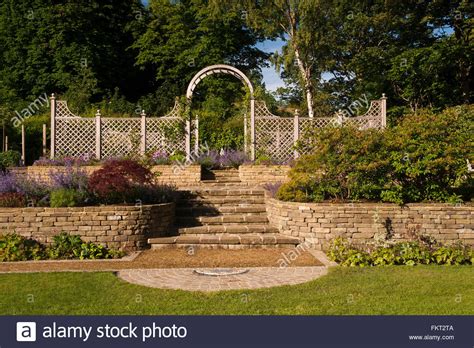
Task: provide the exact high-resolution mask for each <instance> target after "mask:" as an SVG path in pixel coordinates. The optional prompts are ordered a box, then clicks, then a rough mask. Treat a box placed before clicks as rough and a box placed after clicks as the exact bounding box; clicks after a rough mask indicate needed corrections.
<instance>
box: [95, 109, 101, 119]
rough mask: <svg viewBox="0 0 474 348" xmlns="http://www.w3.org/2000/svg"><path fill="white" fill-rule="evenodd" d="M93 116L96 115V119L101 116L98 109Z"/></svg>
mask: <svg viewBox="0 0 474 348" xmlns="http://www.w3.org/2000/svg"><path fill="white" fill-rule="evenodd" d="M95 115H96V116H97V117H100V116H101V114H100V109H97V112H96V113H95Z"/></svg>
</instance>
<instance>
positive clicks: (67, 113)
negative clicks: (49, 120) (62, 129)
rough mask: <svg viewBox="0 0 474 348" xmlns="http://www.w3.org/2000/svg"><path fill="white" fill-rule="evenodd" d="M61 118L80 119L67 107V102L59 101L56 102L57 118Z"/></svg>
mask: <svg viewBox="0 0 474 348" xmlns="http://www.w3.org/2000/svg"><path fill="white" fill-rule="evenodd" d="M58 117H59V118H61V117H79V116H76V115H74V114H73V113H72V112H71V110H69V107H68V106H67V101H65V100H58V101H56V118H58Z"/></svg>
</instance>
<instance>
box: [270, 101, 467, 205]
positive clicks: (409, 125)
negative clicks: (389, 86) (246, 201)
mask: <svg viewBox="0 0 474 348" xmlns="http://www.w3.org/2000/svg"><path fill="white" fill-rule="evenodd" d="M473 120H474V107H472V106H459V107H455V108H449V109H446V110H444V111H442V112H440V113H434V112H432V111H430V110H424V111H420V112H418V113H416V114H410V115H406V116H405V118H403V119H402V120H401V122H400V123H399V124H398V125H396V126H395V127H393V128H387V129H386V130H384V131H378V130H360V129H357V128H354V127H351V126H344V127H332V128H331V127H328V128H324V129H317V130H315V131H314V133H311V132H310V133H307V134H306V135H305V138H304V140H303V141H301V142H300V144H299V145H298V147H299V149H300V151H302V152H303V150H306V151H310V152H311V154H310V155H306V156H302V157H301V159H300V160H299V161H297V163H296V164H295V166H294V168H293V169H292V171H291V172H290V178H291V180H290V181H289V182H288V183H285V184H283V185H282V186H281V188H280V189H279V191H278V193H277V195H276V197H277V198H278V199H281V200H285V201H298V202H318V201H323V200H333V201H347V200H362V201H364V200H368V201H383V202H394V203H398V204H404V203H409V202H450V203H456V202H461V201H470V200H471V199H472V198H473V192H474V178H473V176H472V175H471V173H469V171H468V165H467V163H468V162H473V158H474V157H473V155H474V151H473V147H472V141H471V137H472V134H473V131H474V122H473Z"/></svg>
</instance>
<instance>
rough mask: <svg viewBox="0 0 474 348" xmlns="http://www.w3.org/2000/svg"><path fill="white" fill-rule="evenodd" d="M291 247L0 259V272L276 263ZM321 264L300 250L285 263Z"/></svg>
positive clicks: (265, 264) (271, 264)
mask: <svg viewBox="0 0 474 348" xmlns="http://www.w3.org/2000/svg"><path fill="white" fill-rule="evenodd" d="M291 251H293V249H263V250H255V249H248V250H218V249H216V250H209V249H196V250H195V253H194V254H191V253H189V251H188V250H183V249H162V250H147V251H144V252H142V253H140V255H138V256H137V257H135V258H134V259H133V260H131V261H125V260H85V261H68V260H62V261H27V262H6V263H0V273H1V272H55V271H112V270H119V269H131V268H136V269H143V268H191V267H196V268H214V267H279V265H280V262H279V260H280V259H282V258H284V255H287V254H288V253H290V252H291ZM301 266H322V263H321V262H320V261H319V260H317V259H316V258H315V257H314V256H313V255H311V254H310V253H309V252H301V253H300V255H299V256H298V257H297V258H295V260H294V261H293V262H289V263H288V267H301Z"/></svg>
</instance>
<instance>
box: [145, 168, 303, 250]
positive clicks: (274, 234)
mask: <svg viewBox="0 0 474 348" xmlns="http://www.w3.org/2000/svg"><path fill="white" fill-rule="evenodd" d="M176 227H177V230H176V233H175V235H174V236H171V237H160V238H150V239H149V241H148V242H149V243H150V245H151V247H152V248H153V249H160V248H167V247H190V246H197V247H205V248H229V249H239V248H252V247H253V248H255V247H263V248H268V247H294V246H296V245H298V244H299V243H300V240H299V239H298V238H295V237H291V236H285V235H281V234H279V233H278V230H277V229H276V228H274V227H272V226H270V225H269V222H268V218H267V213H266V209H265V191H264V190H263V189H261V188H255V187H249V186H247V185H243V184H242V182H241V181H240V178H239V171H238V170H236V169H229V170H213V171H208V172H206V173H205V174H204V175H203V180H202V181H201V186H199V187H194V188H189V189H186V190H183V191H181V197H180V199H179V200H178V202H177V205H176Z"/></svg>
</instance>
